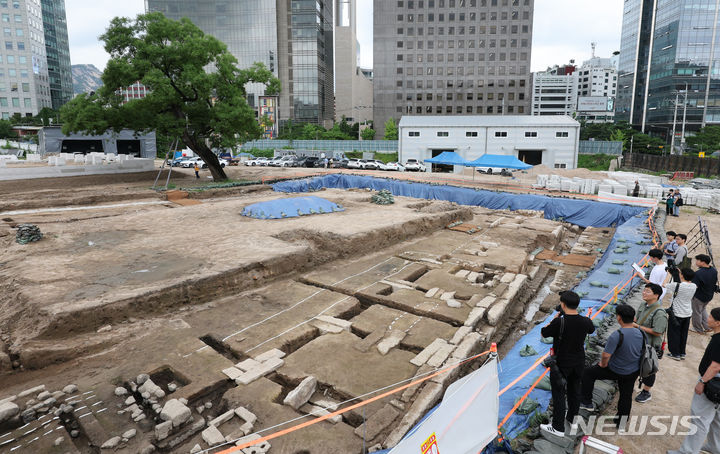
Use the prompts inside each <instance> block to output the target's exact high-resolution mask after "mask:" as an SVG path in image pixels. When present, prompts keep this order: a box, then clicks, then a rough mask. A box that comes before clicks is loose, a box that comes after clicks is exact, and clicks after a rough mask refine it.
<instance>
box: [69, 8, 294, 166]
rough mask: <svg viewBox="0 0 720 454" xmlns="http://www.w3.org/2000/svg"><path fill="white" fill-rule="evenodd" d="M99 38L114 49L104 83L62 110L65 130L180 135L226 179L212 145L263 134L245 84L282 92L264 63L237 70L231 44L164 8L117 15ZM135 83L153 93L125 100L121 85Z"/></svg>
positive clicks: (189, 146) (231, 144)
mask: <svg viewBox="0 0 720 454" xmlns="http://www.w3.org/2000/svg"><path fill="white" fill-rule="evenodd" d="M100 39H102V40H103V41H104V43H105V50H106V51H107V52H108V53H109V54H110V60H109V61H108V63H107V66H106V68H105V71H104V72H103V76H102V79H103V86H102V87H101V88H100V89H98V91H97V92H96V93H94V94H92V95H87V94H81V95H79V96H78V97H76V98H75V99H73V100H72V101H71V102H69V103H68V104H66V105H65V106H64V107H63V108H62V111H61V118H62V121H63V132H64V133H66V134H67V133H71V132H79V131H87V132H90V133H95V134H102V133H104V132H105V131H107V130H114V131H120V130H122V129H125V128H128V129H132V130H134V131H138V132H149V131H157V133H158V134H159V135H163V136H168V137H178V138H180V139H181V140H182V142H183V143H184V144H185V146H187V147H188V148H190V149H191V150H193V151H194V152H195V153H197V154H198V155H199V156H200V157H201V158H202V159H203V160H204V161H205V162H206V163H207V164H208V167H209V168H210V172H211V173H212V176H213V178H214V179H216V180H218V179H221V180H224V179H227V177H226V176H225V172H224V171H223V169H222V168H221V167H220V165H219V162H218V159H217V156H215V154H213V153H212V151H211V149H210V147H234V146H236V145H237V144H239V143H243V142H246V141H247V140H250V139H254V138H258V137H261V135H262V132H263V131H262V127H261V126H260V125H259V124H258V121H257V119H256V116H255V113H254V111H253V109H252V108H250V106H249V105H248V104H247V101H246V95H247V93H246V90H245V86H246V84H248V83H251V82H254V83H261V84H265V87H266V89H265V92H266V94H268V95H273V94H277V93H278V92H279V91H280V81H279V80H278V79H277V78H276V77H274V76H273V74H272V72H270V71H269V70H268V69H267V68H266V67H265V66H264V65H263V64H261V63H255V64H254V65H252V66H251V67H250V68H247V69H238V67H237V66H236V64H237V60H236V59H235V57H233V56H232V55H231V54H230V53H229V52H228V51H227V47H226V46H225V44H223V43H222V42H220V41H218V40H217V39H216V38H214V37H212V36H209V35H205V34H204V33H203V32H202V30H200V29H199V28H198V27H196V26H195V25H194V24H193V23H192V22H190V20H188V19H186V18H184V19H182V20H180V21H173V20H171V19H168V18H166V17H165V16H163V15H162V14H161V13H148V14H141V15H138V16H137V18H136V19H134V20H133V19H129V18H119V17H116V18H114V19H113V20H112V21H111V22H110V26H109V27H108V29H107V31H106V32H105V33H104V34H103V35H102V36H101V37H100ZM208 68H209V69H208ZM206 69H207V70H206ZM136 81H140V82H141V83H142V84H143V85H145V86H146V87H147V88H148V90H149V94H148V95H147V96H146V97H145V98H143V99H137V100H132V101H130V102H128V103H126V104H123V98H122V96H121V95H120V94H119V92H118V90H119V89H121V88H123V87H127V86H129V85H131V84H133V83H135V82H136Z"/></svg>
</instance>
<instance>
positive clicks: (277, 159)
mask: <svg viewBox="0 0 720 454" xmlns="http://www.w3.org/2000/svg"><path fill="white" fill-rule="evenodd" d="M281 159H282V156H275V157H274V158H272V159H270V160H269V161H268V163H267V165H269V166H270V167H280V160H281Z"/></svg>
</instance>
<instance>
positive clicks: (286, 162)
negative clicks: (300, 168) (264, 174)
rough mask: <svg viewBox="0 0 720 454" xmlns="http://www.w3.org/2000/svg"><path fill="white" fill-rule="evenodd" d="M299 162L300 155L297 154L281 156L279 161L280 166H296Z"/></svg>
mask: <svg viewBox="0 0 720 454" xmlns="http://www.w3.org/2000/svg"><path fill="white" fill-rule="evenodd" d="M297 162H298V157H297V156H295V155H287V156H283V157H282V158H280V161H279V162H278V164H277V166H278V167H295V166H296V165H297Z"/></svg>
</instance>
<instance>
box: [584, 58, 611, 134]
mask: <svg viewBox="0 0 720 454" xmlns="http://www.w3.org/2000/svg"><path fill="white" fill-rule="evenodd" d="M577 74H578V104H577V112H576V117H575V118H576V119H577V120H579V121H583V120H584V121H586V122H588V123H611V122H613V121H615V98H616V97H617V68H616V67H615V63H614V62H613V59H612V58H600V57H593V58H591V59H590V60H587V61H585V62H583V64H582V66H581V67H579V68H578V69H577Z"/></svg>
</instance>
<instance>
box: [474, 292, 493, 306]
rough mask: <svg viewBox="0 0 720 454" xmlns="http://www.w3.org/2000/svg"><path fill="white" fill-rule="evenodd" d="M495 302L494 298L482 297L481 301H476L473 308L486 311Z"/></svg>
mask: <svg viewBox="0 0 720 454" xmlns="http://www.w3.org/2000/svg"><path fill="white" fill-rule="evenodd" d="M495 300H496V298H495V297H494V296H490V295H488V296H486V297H484V298H483V299H481V300H480V301H478V302H477V303H476V304H475V306H476V307H484V308H485V309H487V308H488V307H490V306H492V305H493V303H494V302H495Z"/></svg>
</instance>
